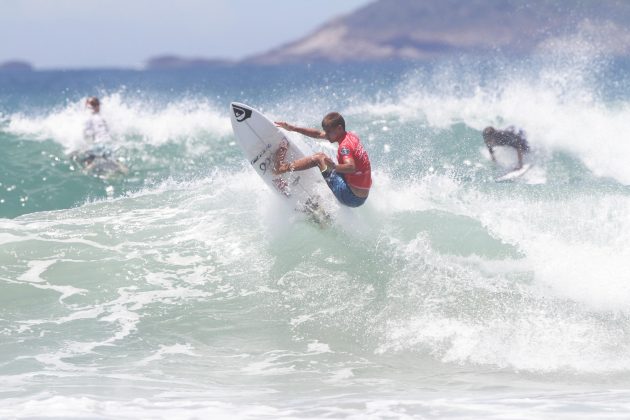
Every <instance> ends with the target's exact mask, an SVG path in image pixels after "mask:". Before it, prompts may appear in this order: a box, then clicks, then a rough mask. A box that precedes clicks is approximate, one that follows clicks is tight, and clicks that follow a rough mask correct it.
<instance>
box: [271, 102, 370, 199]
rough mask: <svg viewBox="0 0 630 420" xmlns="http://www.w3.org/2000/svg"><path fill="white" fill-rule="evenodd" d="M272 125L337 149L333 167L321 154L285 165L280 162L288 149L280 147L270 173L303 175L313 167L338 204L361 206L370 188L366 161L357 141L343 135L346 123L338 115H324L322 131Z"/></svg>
mask: <svg viewBox="0 0 630 420" xmlns="http://www.w3.org/2000/svg"><path fill="white" fill-rule="evenodd" d="M276 125H277V126H278V127H282V128H284V129H285V130H287V131H295V132H297V133H300V134H303V135H305V136H308V137H312V138H314V139H327V140H328V141H329V142H331V143H338V144H339V146H338V148H337V163H335V162H334V161H333V160H332V159H330V158H329V157H328V156H327V155H326V154H325V153H315V154H314V155H312V156H307V157H304V158H301V159H298V160H295V161H293V162H289V163H287V162H285V161H284V158H285V156H286V154H287V148H288V147H289V146H288V144H287V143H284V144H282V145H281V146H280V148H279V149H278V151H277V152H276V160H275V168H274V173H276V174H282V173H285V172H288V171H303V170H306V169H310V168H314V167H315V166H317V167H319V169H320V171H321V172H322V176H323V177H324V179H325V180H326V183H327V184H328V187H329V188H330V190H331V191H332V192H333V194H334V195H335V197H337V200H339V201H340V202H341V204H344V205H346V206H349V207H359V206H360V205H362V204H363V203H365V200H367V197H368V194H369V193H370V187H371V186H372V172H371V166H370V158H369V157H368V154H367V152H366V151H365V149H364V148H363V145H362V144H361V141H360V140H359V138H358V137H357V136H356V135H355V134H354V133H350V132H347V131H346V122H345V120H344V119H343V117H342V116H341V114H339V113H338V112H331V113H329V114H326V116H325V117H324V119H323V120H322V128H323V130H318V129H316V128H302V127H296V126H294V125H291V124H288V123H286V122H284V121H279V122H276Z"/></svg>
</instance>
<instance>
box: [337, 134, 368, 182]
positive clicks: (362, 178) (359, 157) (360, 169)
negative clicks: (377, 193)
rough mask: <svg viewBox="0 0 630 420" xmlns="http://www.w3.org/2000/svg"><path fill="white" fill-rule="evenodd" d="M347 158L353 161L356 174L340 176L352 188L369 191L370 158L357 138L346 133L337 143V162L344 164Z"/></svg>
mask: <svg viewBox="0 0 630 420" xmlns="http://www.w3.org/2000/svg"><path fill="white" fill-rule="evenodd" d="M347 158H352V159H354V165H355V167H356V172H354V173H352V174H341V175H343V177H344V178H345V180H346V182H347V183H348V184H349V185H351V186H352V187H355V188H361V189H364V190H367V189H369V188H370V187H371V186H372V170H371V166H370V158H369V157H368V154H367V152H366V151H365V149H364V148H363V145H362V144H361V141H360V140H359V138H358V137H357V136H356V135H355V134H354V133H350V132H346V136H345V137H344V138H343V140H341V141H340V142H339V148H338V149H337V162H339V163H346V162H345V161H346V159H347Z"/></svg>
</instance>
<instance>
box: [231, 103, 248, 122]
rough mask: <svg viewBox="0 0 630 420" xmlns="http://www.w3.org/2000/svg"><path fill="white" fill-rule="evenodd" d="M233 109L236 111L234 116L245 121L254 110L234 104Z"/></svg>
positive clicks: (240, 120)
mask: <svg viewBox="0 0 630 420" xmlns="http://www.w3.org/2000/svg"><path fill="white" fill-rule="evenodd" d="M232 111H234V116H235V117H236V121H238V122H243V121H245V120H246V119H248V118H249V117H251V116H252V110H251V109H248V108H243V107H242V106H238V105H232Z"/></svg>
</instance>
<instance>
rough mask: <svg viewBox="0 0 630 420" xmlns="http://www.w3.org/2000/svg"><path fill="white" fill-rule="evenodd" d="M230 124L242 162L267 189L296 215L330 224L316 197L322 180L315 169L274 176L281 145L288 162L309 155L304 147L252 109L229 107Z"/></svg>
mask: <svg viewBox="0 0 630 420" xmlns="http://www.w3.org/2000/svg"><path fill="white" fill-rule="evenodd" d="M230 121H231V123H232V130H233V131H234V135H235V137H236V141H237V143H238V145H239V146H240V147H241V149H242V151H243V154H244V155H245V158H246V159H247V160H248V161H249V163H250V165H251V166H252V168H253V169H254V171H256V173H257V174H258V176H260V178H261V179H262V180H263V181H264V183H265V184H267V186H268V187H269V188H270V189H271V190H272V191H274V192H275V193H277V194H279V195H280V196H282V197H284V199H285V200H286V201H288V202H289V203H290V205H292V206H293V208H295V209H296V210H298V211H304V212H306V213H308V214H309V215H310V216H311V217H312V218H313V219H314V220H315V221H316V222H317V223H319V224H325V223H327V222H328V221H329V220H330V215H329V213H328V212H327V211H326V210H325V209H324V207H323V201H322V199H321V197H320V196H319V195H318V194H317V192H316V191H317V189H318V188H319V187H318V184H323V183H324V180H323V178H322V176H321V174H320V173H319V170H318V169H317V168H311V169H308V170H305V171H299V172H287V173H284V174H282V175H274V173H273V167H274V159H275V155H276V151H277V150H278V148H279V147H280V144H281V142H283V141H286V142H287V143H288V144H289V147H288V150H287V155H286V158H285V160H286V161H288V162H290V161H293V160H295V159H299V158H302V157H304V156H308V155H311V154H312V150H311V149H310V147H308V145H306V143H304V142H303V141H301V140H299V139H293V140H290V139H288V138H287V137H286V136H285V135H284V134H283V132H282V131H281V130H280V129H279V128H278V127H276V125H275V124H274V123H273V122H272V121H271V120H270V119H269V118H267V117H266V116H265V115H264V114H263V113H261V112H260V111H258V110H256V109H255V108H253V107H251V106H249V105H246V104H242V103H239V102H232V103H231V104H230Z"/></svg>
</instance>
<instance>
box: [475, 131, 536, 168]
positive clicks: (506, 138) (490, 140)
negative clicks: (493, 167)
mask: <svg viewBox="0 0 630 420" xmlns="http://www.w3.org/2000/svg"><path fill="white" fill-rule="evenodd" d="M483 141H484V142H485V143H486V147H488V150H489V151H490V157H492V161H493V162H496V159H495V157H494V149H493V148H494V147H495V146H508V147H513V148H514V149H516V153H517V155H518V166H517V167H516V168H514V170H519V169H521V168H522V167H523V155H524V154H525V153H527V152H529V144H527V139H526V137H525V133H524V132H523V130H519V131H518V132H516V131H515V129H514V127H508V128H507V129H505V130H497V129H495V128H494V127H486V128H485V129H484V130H483Z"/></svg>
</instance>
